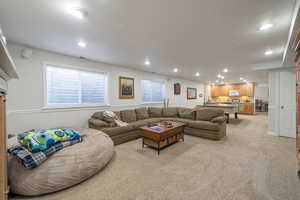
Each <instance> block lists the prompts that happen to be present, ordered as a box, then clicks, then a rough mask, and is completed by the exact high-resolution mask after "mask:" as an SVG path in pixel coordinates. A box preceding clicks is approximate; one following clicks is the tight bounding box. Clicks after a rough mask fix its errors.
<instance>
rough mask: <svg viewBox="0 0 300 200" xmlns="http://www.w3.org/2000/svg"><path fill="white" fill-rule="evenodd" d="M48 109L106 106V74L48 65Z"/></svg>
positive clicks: (46, 71) (46, 70) (46, 69)
mask: <svg viewBox="0 0 300 200" xmlns="http://www.w3.org/2000/svg"><path fill="white" fill-rule="evenodd" d="M45 73H46V101H47V102H46V103H47V105H46V107H72V106H98V105H105V104H106V74H105V73H95V72H87V71H81V70H77V69H70V68H60V67H56V66H51V65H47V66H46V68H45Z"/></svg>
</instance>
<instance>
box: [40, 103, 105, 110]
mask: <svg viewBox="0 0 300 200" xmlns="http://www.w3.org/2000/svg"><path fill="white" fill-rule="evenodd" d="M107 107H110V105H108V104H105V105H102V104H101V105H70V106H45V107H43V108H42V110H72V109H82V108H84V109H94V108H107Z"/></svg>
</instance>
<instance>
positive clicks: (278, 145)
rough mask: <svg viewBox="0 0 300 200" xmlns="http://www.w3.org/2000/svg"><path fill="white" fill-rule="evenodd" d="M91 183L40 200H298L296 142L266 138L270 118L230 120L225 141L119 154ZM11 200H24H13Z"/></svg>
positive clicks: (127, 148) (129, 146)
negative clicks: (159, 151) (159, 152)
mask: <svg viewBox="0 0 300 200" xmlns="http://www.w3.org/2000/svg"><path fill="white" fill-rule="evenodd" d="M115 151H116V153H115V157H114V159H113V160H112V162H111V163H110V164H109V165H108V166H107V167H106V168H105V169H104V170H103V171H102V172H100V173H99V174H97V175H95V176H94V177H92V178H91V179H89V180H87V181H85V182H83V183H81V184H79V185H77V186H74V187H72V188H70V189H67V190H63V191H61V192H57V193H54V194H50V195H46V196H42V197H36V198H28V199H39V200H54V199H59V200H202V199H203V200H299V199H300V181H299V180H298V179H297V176H296V169H297V164H296V158H295V151H296V149H295V140H293V139H288V138H282V137H274V136H268V135H267V116H266V115H258V116H240V120H231V124H229V125H228V134H227V138H226V139H224V140H222V141H212V140H207V139H203V138H198V137H192V136H186V137H185V142H184V143H178V144H175V145H173V146H171V147H169V148H167V149H165V150H163V151H162V152H161V154H160V156H158V155H157V154H156V152H154V151H153V150H152V149H148V148H145V149H144V150H142V148H141V140H135V141H132V142H129V143H125V144H122V145H119V146H116V148H115ZM11 199H25V198H24V197H12V198H11ZM26 199H27V198H26Z"/></svg>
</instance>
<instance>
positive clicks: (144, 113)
mask: <svg viewBox="0 0 300 200" xmlns="http://www.w3.org/2000/svg"><path fill="white" fill-rule="evenodd" d="M135 113H136V119H137V120H143V119H148V118H149V114H148V110H147V108H146V107H143V108H136V109H135Z"/></svg>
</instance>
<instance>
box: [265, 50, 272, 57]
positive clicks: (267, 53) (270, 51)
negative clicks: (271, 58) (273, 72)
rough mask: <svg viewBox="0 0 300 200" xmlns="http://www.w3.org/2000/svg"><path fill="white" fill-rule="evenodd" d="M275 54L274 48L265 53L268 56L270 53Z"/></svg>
mask: <svg viewBox="0 0 300 200" xmlns="http://www.w3.org/2000/svg"><path fill="white" fill-rule="evenodd" d="M272 54H273V51H272V50H267V51H265V55H266V56H268V55H272Z"/></svg>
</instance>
